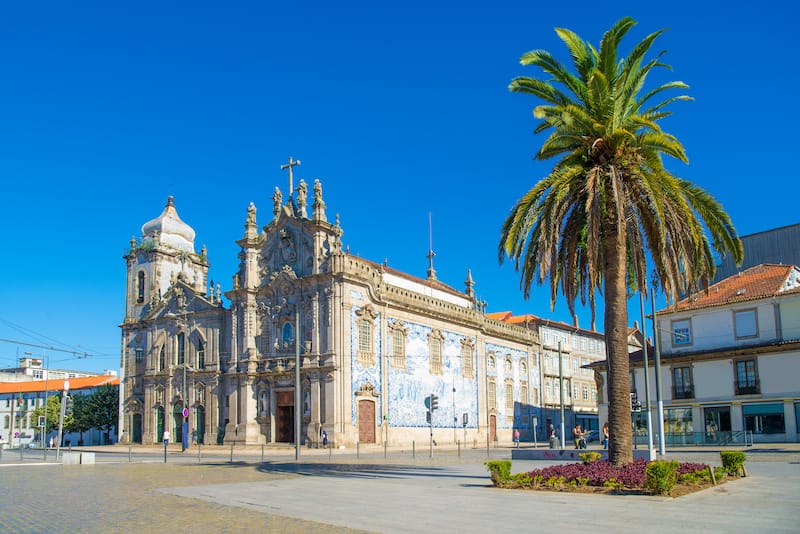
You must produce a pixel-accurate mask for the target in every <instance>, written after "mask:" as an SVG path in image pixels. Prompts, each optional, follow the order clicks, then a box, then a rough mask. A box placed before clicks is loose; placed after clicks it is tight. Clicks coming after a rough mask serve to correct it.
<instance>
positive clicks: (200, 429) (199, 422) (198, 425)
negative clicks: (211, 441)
mask: <svg viewBox="0 0 800 534" xmlns="http://www.w3.org/2000/svg"><path fill="white" fill-rule="evenodd" d="M194 413H195V421H194V431H195V432H196V433H197V434H196V436H197V443H205V441H203V436H205V434H206V409H205V407H203V406H198V407H197V408H195V410H194Z"/></svg>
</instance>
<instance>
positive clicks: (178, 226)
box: [142, 196, 194, 252]
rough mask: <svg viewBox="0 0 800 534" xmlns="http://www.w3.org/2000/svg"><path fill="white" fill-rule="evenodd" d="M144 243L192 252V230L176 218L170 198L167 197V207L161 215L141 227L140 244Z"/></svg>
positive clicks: (173, 204) (176, 214) (171, 198)
mask: <svg viewBox="0 0 800 534" xmlns="http://www.w3.org/2000/svg"><path fill="white" fill-rule="evenodd" d="M146 242H154V243H158V244H161V245H166V246H169V247H172V248H174V249H178V250H183V251H186V252H194V230H193V229H192V227H191V226H189V225H188V224H186V223H185V222H183V221H182V220H181V218H180V217H178V212H177V210H176V209H175V203H174V202H173V197H172V196H169V197H167V205H166V206H165V207H164V211H163V212H161V215H159V216H158V217H156V218H155V219H153V220H152V221H148V222H146V223H144V225H143V226H142V243H146Z"/></svg>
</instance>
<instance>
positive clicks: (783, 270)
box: [661, 263, 800, 312]
mask: <svg viewBox="0 0 800 534" xmlns="http://www.w3.org/2000/svg"><path fill="white" fill-rule="evenodd" d="M795 291H800V269H798V268H797V266H795V265H775V264H769V263H762V264H761V265H756V266H755V267H750V268H749V269H745V270H744V271H742V272H740V273H738V274H735V275H733V276H731V277H728V278H725V279H724V280H721V281H719V282H717V283H716V284H714V285H712V286H711V287H709V288H708V290H707V291H699V292H697V293H693V294H692V295H690V296H688V297H687V298H685V299H682V300H680V301H678V303H677V304H675V306H670V307H667V308H665V309H664V310H661V311H663V312H671V311H676V310H690V309H695V308H708V307H711V306H721V305H724V304H732V303H735V302H745V301H748V300H756V299H762V298H765V297H774V296H777V295H779V294H785V293H786V292H795Z"/></svg>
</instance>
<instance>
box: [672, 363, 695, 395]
mask: <svg viewBox="0 0 800 534" xmlns="http://www.w3.org/2000/svg"><path fill="white" fill-rule="evenodd" d="M672 398H673V399H691V398H694V384H693V383H692V368H691V367H674V368H673V369H672Z"/></svg>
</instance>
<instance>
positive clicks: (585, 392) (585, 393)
mask: <svg viewBox="0 0 800 534" xmlns="http://www.w3.org/2000/svg"><path fill="white" fill-rule="evenodd" d="M583 400H585V401H588V400H589V386H583Z"/></svg>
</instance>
